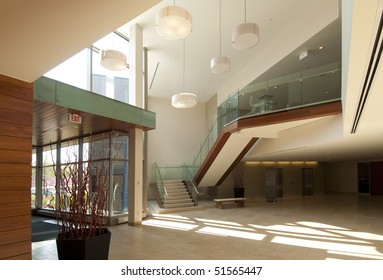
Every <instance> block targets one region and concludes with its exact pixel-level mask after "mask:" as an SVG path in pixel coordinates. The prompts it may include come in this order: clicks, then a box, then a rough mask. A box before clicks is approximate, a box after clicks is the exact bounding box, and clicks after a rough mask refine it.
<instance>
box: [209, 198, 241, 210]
mask: <svg viewBox="0 0 383 280" xmlns="http://www.w3.org/2000/svg"><path fill="white" fill-rule="evenodd" d="M245 200H246V198H244V197H233V198H216V199H214V201H215V203H216V207H217V208H221V209H222V208H223V204H224V203H225V202H236V203H237V205H238V207H243V206H245Z"/></svg>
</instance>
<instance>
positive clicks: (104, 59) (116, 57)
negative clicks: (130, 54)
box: [100, 50, 129, 71]
mask: <svg viewBox="0 0 383 280" xmlns="http://www.w3.org/2000/svg"><path fill="white" fill-rule="evenodd" d="M100 63H101V65H102V66H103V67H104V68H106V69H108V70H111V71H121V70H124V69H127V68H129V65H128V63H126V56H125V55H124V54H123V53H122V52H120V51H117V50H101V62H100Z"/></svg>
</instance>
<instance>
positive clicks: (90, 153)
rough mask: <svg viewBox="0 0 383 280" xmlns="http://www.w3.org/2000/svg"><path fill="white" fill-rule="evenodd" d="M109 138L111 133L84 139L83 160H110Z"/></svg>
mask: <svg viewBox="0 0 383 280" xmlns="http://www.w3.org/2000/svg"><path fill="white" fill-rule="evenodd" d="M109 136H110V133H104V134H100V135H93V136H91V137H87V138H85V139H84V144H83V160H84V161H88V160H89V158H91V159H92V160H99V159H106V158H109V151H110V146H109Z"/></svg>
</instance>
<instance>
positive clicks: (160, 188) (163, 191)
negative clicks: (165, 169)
mask: <svg viewBox="0 0 383 280" xmlns="http://www.w3.org/2000/svg"><path fill="white" fill-rule="evenodd" d="M153 167H154V169H155V170H154V181H155V182H156V186H157V190H158V193H159V194H160V197H161V200H163V197H164V196H166V195H167V194H168V193H167V191H166V188H165V185H164V181H163V179H162V175H161V171H160V168H159V167H158V164H157V162H155V163H153ZM157 175H158V179H157Z"/></svg>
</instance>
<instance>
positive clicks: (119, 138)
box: [111, 134, 129, 160]
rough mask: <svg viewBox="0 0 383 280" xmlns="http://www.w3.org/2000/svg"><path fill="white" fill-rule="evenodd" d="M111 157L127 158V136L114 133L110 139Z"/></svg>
mask: <svg viewBox="0 0 383 280" xmlns="http://www.w3.org/2000/svg"><path fill="white" fill-rule="evenodd" d="M112 145H113V146H112V155H111V157H112V159H113V160H115V159H128V156H129V136H128V135H124V134H116V136H114V137H113V140H112Z"/></svg>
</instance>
